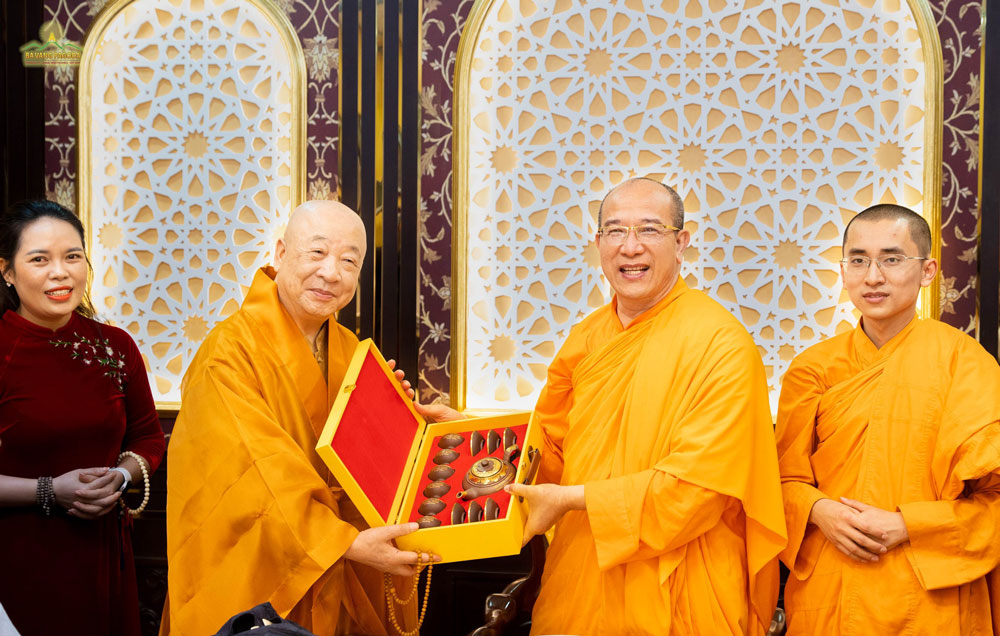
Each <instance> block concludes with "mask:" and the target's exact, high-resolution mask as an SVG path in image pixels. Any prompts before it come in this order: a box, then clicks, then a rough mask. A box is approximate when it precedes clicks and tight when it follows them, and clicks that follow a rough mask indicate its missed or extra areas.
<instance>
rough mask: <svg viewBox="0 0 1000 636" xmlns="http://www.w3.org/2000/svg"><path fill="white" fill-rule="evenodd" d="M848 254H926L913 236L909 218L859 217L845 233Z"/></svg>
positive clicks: (845, 250)
mask: <svg viewBox="0 0 1000 636" xmlns="http://www.w3.org/2000/svg"><path fill="white" fill-rule="evenodd" d="M843 252H844V254H845V255H847V254H869V255H876V254H910V255H911V256H916V255H920V256H926V254H924V250H923V249H921V246H920V245H919V244H918V243H917V241H915V240H914V238H913V233H912V232H911V227H910V223H909V222H908V220H907V219H902V218H896V219H877V220H868V219H858V220H857V221H855V222H854V223H851V225H850V226H848V228H847V231H846V232H845V233H844V245H843Z"/></svg>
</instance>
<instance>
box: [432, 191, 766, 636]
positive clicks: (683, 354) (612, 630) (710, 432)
mask: <svg viewBox="0 0 1000 636" xmlns="http://www.w3.org/2000/svg"><path fill="white" fill-rule="evenodd" d="M598 227H599V229H598V232H597V236H596V239H595V240H596V243H597V248H598V250H599V252H600V256H601V267H602V269H603V271H604V274H605V276H606V277H607V280H608V282H609V283H610V284H611V287H612V289H614V292H615V294H614V298H613V299H612V301H611V303H610V304H608V305H606V306H604V307H602V308H600V309H598V310H597V311H595V312H594V313H592V314H590V315H589V316H588V317H586V318H585V319H584V320H583V321H582V322H581V323H580V324H578V325H576V326H575V327H574V328H573V329H572V330H571V332H570V334H569V337H568V338H567V340H566V342H565V344H563V346H562V348H561V350H560V351H559V353H558V354H557V355H556V358H555V360H554V361H553V362H552V365H551V366H550V367H549V372H548V379H547V383H546V385H545V388H544V390H543V391H542V394H541V396H540V398H539V400H538V404H537V406H536V408H535V418H536V422H537V423H538V424H540V425H541V426H542V429H543V432H544V437H545V449H544V451H543V455H542V464H541V470H540V473H539V481H541V482H547V483H544V484H542V485H537V486H534V487H529V486H521V485H514V486H510V487H509V490H510V492H513V493H515V494H518V495H524V496H525V497H526V499H527V502H528V504H529V506H530V513H529V517H528V520H527V525H526V528H525V541H527V540H528V539H529V538H530V537H531V536H533V535H535V534H538V533H542V532H545V531H546V530H548V529H549V528H550V527H551V526H552V525H553V524H555V534H554V540H553V542H552V544H551V546H550V548H549V550H548V555H547V559H546V564H545V570H544V574H543V576H542V588H541V594H540V597H539V598H538V601H537V603H536V604H535V608H534V611H533V615H532V630H531V633H532V634H587V635H597V634H609V635H610V634H631V635H639V634H650V635H653V634H655V635H658V636H659V635H663V634H712V635H723V634H763V633H764V632H765V631H766V630H767V627H768V625H769V623H770V620H771V616H772V612H773V610H774V607H775V603H776V600H777V587H778V580H777V573H778V566H777V554H778V552H779V550H781V548H783V547H784V545H785V537H784V531H785V522H784V518H783V516H782V508H781V493H780V486H779V482H778V467H777V457H776V455H775V450H774V438H773V434H774V433H773V428H772V425H771V415H770V408H769V406H768V394H767V383H766V379H765V372H764V366H763V364H762V363H761V359H760V356H759V354H758V353H757V348H756V346H755V345H754V343H753V340H751V338H750V336H749V334H748V333H747V332H746V330H745V329H744V328H743V327H742V326H741V325H740V324H739V322H737V321H736V319H735V318H733V316H732V315H730V314H729V313H728V312H727V311H725V309H723V308H722V307H721V306H720V305H719V304H718V303H716V302H715V301H713V300H711V299H710V298H709V297H708V296H706V295H705V294H704V293H702V292H700V291H696V290H694V289H691V288H689V287H688V286H687V285H686V284H685V283H684V280H683V279H682V278H681V277H680V275H679V271H680V265H681V261H682V255H683V252H684V249H685V247H687V245H688V242H689V241H690V238H691V237H690V234H689V233H688V231H687V230H685V229H683V227H684V207H683V203H682V201H681V199H680V197H679V196H677V193H676V192H674V190H673V189H671V188H668V187H667V186H665V185H663V184H661V183H659V182H656V181H653V180H650V179H643V178H640V179H633V180H630V181H626V182H625V183H623V184H621V185H619V186H618V187H616V188H615V189H614V190H612V191H611V192H610V193H609V194H608V195H607V197H606V198H605V200H604V201H603V202H602V205H601V209H600V213H599V218H598ZM420 408H421V409H422V410H423V411H424V412H425V413H427V414H428V415H429V416H430V417H432V418H434V419H443V418H445V417H449V416H452V417H453V416H454V414H453V413H445V412H444V409H443V408H441V407H436V408H435V409H434V410H432V409H431V407H429V406H422V407H420Z"/></svg>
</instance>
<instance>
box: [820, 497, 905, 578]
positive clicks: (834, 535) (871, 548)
mask: <svg viewBox="0 0 1000 636" xmlns="http://www.w3.org/2000/svg"><path fill="white" fill-rule="evenodd" d="M809 522H810V523H812V524H814V525H815V526H816V527H818V528H819V529H820V531H821V532H822V533H823V534H824V535H825V536H826V538H827V539H828V540H829V541H830V543H832V544H833V545H834V546H835V547H836V548H837V549H838V550H840V551H841V552H843V553H844V554H846V555H847V556H849V557H851V558H852V559H854V560H855V561H860V562H862V563H868V562H872V561H878V557H879V555H880V554H885V553H886V552H887V551H888V548H887V547H886V546H885V544H884V543H883V541H885V540H887V538H888V537H887V536H886V533H885V532H884V531H883V530H881V529H880V528H879V527H878V526H877V525H876V524H874V523H872V522H871V521H870V520H869V519H866V518H863V517H862V515H861V514H860V513H859V512H858V511H857V510H856V509H854V508H852V507H851V506H848V505H847V504H844V503H840V502H838V501H834V500H832V499H820V500H819V501H817V502H816V503H815V504H814V505H813V507H812V511H811V512H810V513H809Z"/></svg>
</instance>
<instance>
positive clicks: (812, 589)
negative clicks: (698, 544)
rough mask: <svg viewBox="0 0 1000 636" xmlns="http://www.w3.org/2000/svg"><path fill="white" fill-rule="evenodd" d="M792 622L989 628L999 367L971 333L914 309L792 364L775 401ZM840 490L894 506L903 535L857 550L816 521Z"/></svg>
mask: <svg viewBox="0 0 1000 636" xmlns="http://www.w3.org/2000/svg"><path fill="white" fill-rule="evenodd" d="M777 436H778V454H779V462H780V466H781V477H782V490H783V494H784V498H785V516H786V519H787V522H788V547H787V548H786V549H785V551H784V552H783V553H782V560H783V561H784V562H785V563H786V564H787V565H788V566H789V568H791V571H792V575H791V577H790V578H789V581H788V584H787V586H786V588H785V605H786V609H787V612H788V620H789V631H788V633H789V634H790V635H791V636H794V635H796V634H801V635H804V634H809V635H812V634H843V635H859V636H860V635H862V634H866V635H867V634H914V635H916V634H927V635H932V634H933V635H935V636H940V635H946V634H954V635H956V636H958V635H960V634H991V633H992V627H991V623H992V619H991V607H990V605H991V604H990V592H989V589H988V585H987V576H988V575H989V573H990V571H991V570H993V569H994V568H996V567H997V565H998V563H1000V367H998V365H997V362H996V360H994V359H993V358H992V357H990V355H989V354H988V353H986V351H985V350H983V348H982V347H981V346H979V344H978V343H976V342H975V341H974V340H972V339H971V338H969V337H968V336H966V335H965V334H963V333H961V332H959V331H958V330H956V329H953V328H951V327H949V326H947V325H945V324H943V323H940V322H938V321H934V320H917V319H914V320H913V321H912V322H911V323H910V324H909V325H908V326H907V327H906V328H904V329H903V331H902V332H900V333H899V334H898V335H896V337H894V338H893V339H892V340H890V341H889V342H887V343H885V345H883V346H882V348H881V349H876V348H875V346H874V344H872V342H871V340H869V338H868V337H867V336H866V335H865V333H864V331H863V330H862V329H861V327H860V326H859V327H858V328H856V329H855V330H854V331H852V332H849V333H846V334H842V335H840V336H837V337H835V338H831V339H830V340H827V341H825V342H822V343H820V344H818V345H816V346H814V347H812V348H810V349H808V350H807V351H805V352H804V353H802V354H801V355H800V356H799V357H798V358H796V359H795V361H794V362H793V363H792V366H791V368H790V369H789V370H788V373H787V374H786V375H785V379H784V385H783V387H782V393H781V404H780V408H779V412H778V427H777ZM839 497H849V498H851V499H856V500H858V501H862V502H864V503H867V504H870V505H873V506H877V507H879V508H883V509H885V510H892V511H899V512H901V513H902V514H903V518H904V520H905V522H906V527H907V531H908V533H909V535H910V540H909V542H907V543H904V544H902V545H900V546H898V547H896V548H895V549H893V550H891V551H890V552H888V553H887V554H885V555H883V556H882V557H880V559H879V561H878V562H876V563H860V562H856V561H853V560H851V559H850V558H848V557H847V556H845V555H843V554H842V553H841V552H839V551H838V550H837V549H836V548H835V547H834V546H833V545H832V544H831V543H829V542H828V541H827V540H826V537H825V536H824V535H823V533H822V532H820V530H819V529H818V528H816V527H815V526H812V525H809V524H808V520H809V513H810V512H811V510H812V506H813V504H814V503H815V502H816V501H817V500H818V499H821V498H830V499H834V500H837V499H838V498H839Z"/></svg>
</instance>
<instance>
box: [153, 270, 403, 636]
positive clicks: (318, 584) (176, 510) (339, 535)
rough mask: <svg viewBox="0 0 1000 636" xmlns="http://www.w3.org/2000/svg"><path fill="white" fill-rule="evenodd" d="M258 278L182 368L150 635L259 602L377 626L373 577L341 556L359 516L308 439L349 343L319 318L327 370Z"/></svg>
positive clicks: (347, 625) (297, 615)
mask: <svg viewBox="0 0 1000 636" xmlns="http://www.w3.org/2000/svg"><path fill="white" fill-rule="evenodd" d="M271 277H273V270H261V271H259V272H258V273H257V275H256V277H255V278H254V281H253V285H252V287H251V288H250V292H249V293H248V295H247V297H246V300H245V301H244V303H243V306H242V308H241V309H240V310H239V311H238V312H236V313H235V314H234V315H233V316H231V317H229V318H228V319H227V320H225V321H224V322H223V323H221V324H220V325H218V326H217V327H216V328H215V329H213V330H212V332H211V333H210V334H209V336H208V337H207V338H206V340H205V342H204V343H203V344H202V346H201V348H200V349H199V350H198V354H197V356H195V359H194V361H193V362H192V363H191V366H190V368H189V369H188V371H187V374H186V375H185V377H184V386H183V393H182V396H183V405H182V407H181V412H180V415H179V416H178V417H177V422H176V424H175V425H174V430H173V435H172V437H171V440H170V450H169V454H168V463H169V471H168V482H167V559H168V562H169V570H168V583H169V598H168V604H167V610H166V611H165V613H164V620H163V625H162V627H161V634H167V633H169V634H173V635H177V636H189V635H190V636H204V635H205V634H213V633H215V632H216V631H217V630H218V629H219V628H220V627H221V626H222V624H223V623H224V622H225V621H226V620H227V619H228V618H229V617H230V616H232V615H234V614H236V613H238V612H240V611H243V610H247V609H249V608H251V607H253V606H254V605H257V604H259V603H263V602H265V601H270V603H271V604H272V605H273V606H274V608H275V610H276V611H277V612H278V613H279V614H281V615H282V616H285V617H286V618H290V619H291V620H294V621H295V622H297V623H299V624H301V625H303V626H304V627H306V628H307V629H310V630H311V631H313V632H315V633H316V634H323V635H328V634H343V633H348V632H349V633H352V634H379V635H381V634H385V633H386V628H385V626H384V625H385V623H384V620H383V617H384V609H385V600H384V589H383V582H382V575H381V574H380V573H377V572H375V571H374V570H371V569H369V568H366V567H364V566H360V565H358V564H356V563H353V562H346V561H345V560H344V559H342V558H341V557H342V556H343V555H344V552H345V551H346V550H347V548H348V547H349V546H350V544H351V542H352V541H353V540H354V537H355V536H357V534H358V531H359V529H363V528H365V527H366V526H365V524H364V521H363V520H362V519H361V518H360V515H359V514H358V513H357V510H356V509H355V508H354V507H353V505H351V504H350V502H349V501H348V500H347V498H346V497H345V496H344V493H343V492H342V491H341V489H340V488H339V487H338V485H337V483H336V481H335V480H334V478H333V477H332V476H331V474H330V472H329V471H328V470H327V468H326V465H325V464H324V463H323V461H322V460H321V459H320V458H319V456H318V455H317V454H316V451H315V446H316V438H317V436H318V435H319V433H320V432H321V431H322V428H323V426H324V424H325V423H326V418H327V415H328V413H329V410H330V405H331V404H332V403H333V392H335V391H336V389H337V388H338V387H339V386H340V382H341V380H342V379H343V373H344V370H345V369H346V367H347V363H348V361H349V360H350V357H351V355H352V353H353V352H354V349H355V347H356V345H357V342H358V341H357V339H356V338H355V337H354V335H353V334H352V333H350V332H349V331H347V330H346V329H344V328H343V327H340V326H339V325H337V324H336V323H334V322H333V321H331V322H330V328H329V351H328V354H329V358H328V360H329V363H328V365H329V367H328V368H329V383H328V382H326V381H325V380H324V378H323V375H322V372H321V370H320V367H319V364H318V363H317V362H316V359H315V358H314V357H313V354H312V350H311V349H310V346H309V344H308V343H307V341H306V339H305V337H304V336H303V335H302V333H301V332H300V331H299V329H298V328H297V327H296V325H295V323H294V322H293V321H292V319H291V317H290V316H289V315H288V313H287V312H286V311H285V310H284V308H282V306H281V304H280V303H279V302H278V294H277V287H276V285H275V284H274V281H273V280H271ZM400 589H401V590H405V589H408V587H407V584H406V583H404V584H403V585H401V586H400ZM407 622H408V621H407Z"/></svg>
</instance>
